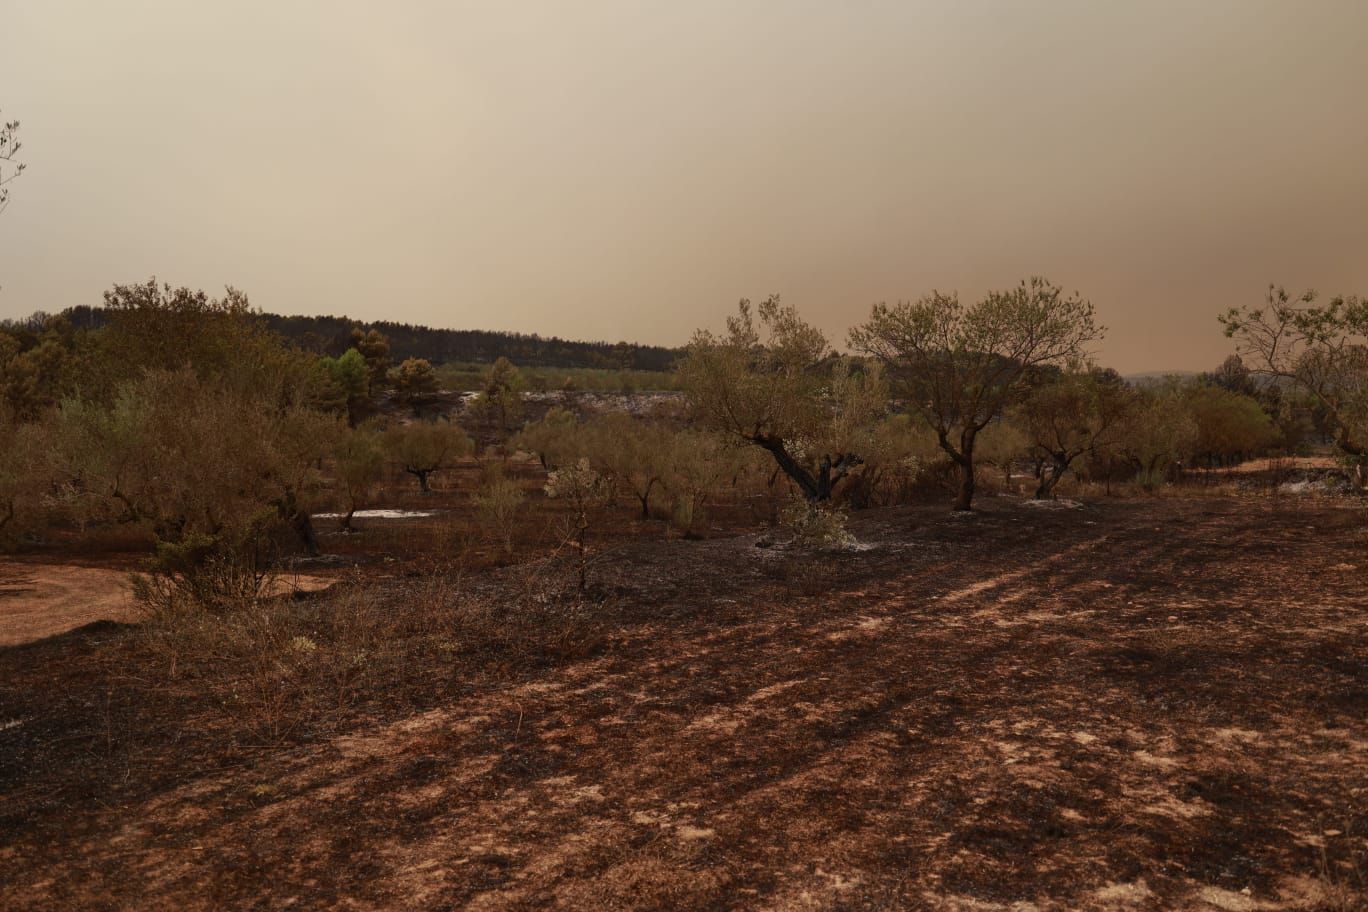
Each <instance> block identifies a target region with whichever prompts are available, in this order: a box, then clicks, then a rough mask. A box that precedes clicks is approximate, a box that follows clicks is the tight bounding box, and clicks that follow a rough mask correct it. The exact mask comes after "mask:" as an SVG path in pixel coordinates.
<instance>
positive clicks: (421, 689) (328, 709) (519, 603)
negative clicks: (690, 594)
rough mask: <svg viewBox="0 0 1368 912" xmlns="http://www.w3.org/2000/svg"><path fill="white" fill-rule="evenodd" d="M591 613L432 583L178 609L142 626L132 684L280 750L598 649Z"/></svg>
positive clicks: (352, 586)
mask: <svg viewBox="0 0 1368 912" xmlns="http://www.w3.org/2000/svg"><path fill="white" fill-rule="evenodd" d="M602 630H603V628H602V626H601V625H600V624H599V623H598V621H597V620H596V618H595V617H594V611H593V609H592V608H590V607H587V606H584V605H582V604H577V603H567V602H565V601H561V600H556V599H540V600H535V599H534V600H531V601H526V600H523V599H512V598H507V597H498V596H495V595H493V594H489V595H483V596H475V595H471V594H469V593H466V592H464V591H463V590H462V588H461V587H460V585H459V584H458V582H457V581H456V580H454V579H451V578H447V577H443V576H433V577H429V578H427V579H425V580H423V581H420V582H411V583H405V582H401V583H393V584H389V585H385V586H374V585H370V586H368V585H363V584H361V583H360V582H359V581H353V582H345V583H342V584H340V585H338V586H334V587H333V589H331V590H329V591H327V592H324V593H315V594H313V595H311V596H308V597H302V598H289V597H278V598H254V599H247V600H244V601H243V602H242V603H241V604H239V605H238V606H236V607H235V608H234V609H233V610H231V611H220V612H210V611H205V610H202V609H198V608H196V606H194V605H192V604H189V605H180V606H178V607H177V608H176V609H175V610H170V611H163V612H158V613H156V614H155V615H153V616H152V617H151V619H150V620H149V621H148V622H147V623H146V624H144V625H142V628H141V635H140V637H139V647H140V650H141V653H142V655H141V656H140V658H139V661H138V664H139V665H140V666H142V670H141V671H140V674H139V676H140V678H141V677H143V676H144V675H148V674H149V672H150V677H149V678H146V680H145V684H144V686H150V687H152V688H154V689H156V690H157V691H160V692H161V693H162V694H163V695H165V696H170V697H172V698H175V699H179V700H185V701H190V702H198V703H202V704H207V705H208V706H209V707H211V708H212V709H213V710H215V711H216V712H219V713H222V714H223V715H224V716H226V717H227V719H228V720H229V723H230V727H231V728H233V729H234V730H235V731H237V732H239V733H240V734H241V735H243V736H247V737H251V738H255V739H260V740H266V741H279V740H282V739H286V738H288V737H290V736H292V735H295V734H297V733H299V732H301V731H304V730H311V729H312V730H316V729H319V728H320V727H324V726H325V725H327V724H336V723H337V722H338V721H339V720H340V719H341V718H342V717H343V716H344V715H345V714H346V713H347V712H348V711H349V710H353V709H356V708H359V707H360V706H362V705H367V706H369V705H377V706H378V705H383V704H384V703H386V702H389V703H393V702H395V701H399V702H404V701H407V700H423V699H430V698H431V697H432V696H434V695H435V694H440V693H442V692H444V690H445V688H447V687H448V686H449V685H450V684H451V682H452V681H453V679H454V674H453V672H456V671H462V672H467V673H475V672H478V671H481V670H496V669H497V670H502V671H508V670H510V669H517V668H526V667H532V666H536V665H540V664H551V663H554V662H556V661H560V660H564V659H568V658H577V657H580V656H583V655H586V654H588V653H589V652H591V651H592V650H593V649H595V648H597V646H598V644H599V643H601V641H602V637H603V633H602Z"/></svg>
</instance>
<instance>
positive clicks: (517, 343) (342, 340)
mask: <svg viewBox="0 0 1368 912" xmlns="http://www.w3.org/2000/svg"><path fill="white" fill-rule="evenodd" d="M62 315H63V316H65V317H66V318H67V319H68V320H70V321H71V323H72V325H74V326H75V327H76V328H78V329H95V328H98V327H101V326H103V325H104V324H105V323H106V322H107V320H108V314H107V312H106V311H105V310H104V309H103V308H99V307H88V306H85V305H81V306H79V307H71V308H68V309H67V310H65V311H63V312H62ZM258 318H259V319H260V320H262V321H263V322H264V323H265V325H266V326H267V328H269V329H270V330H271V331H273V332H275V333H278V334H279V335H281V336H283V337H285V338H286V339H289V340H290V341H291V342H293V343H295V344H296V345H298V346H300V347H301V348H304V349H305V350H307V351H312V352H317V353H319V354H326V355H332V356H334V357H336V356H338V355H341V354H342V353H343V352H345V351H346V350H347V349H348V348H349V347H350V346H351V331H352V330H353V329H355V328H358V327H359V328H361V329H363V330H370V329H376V330H379V331H380V332H381V333H383V334H384V335H385V337H386V338H388V339H389V343H390V352H391V356H392V357H393V358H394V359H395V360H396V361H402V360H403V359H405V358H423V359H425V360H427V361H431V362H432V363H433V364H442V363H446V362H450V361H472V362H478V363H488V362H492V361H495V360H497V359H498V358H500V357H503V358H508V359H509V360H510V361H513V362H514V363H516V364H520V365H524V366H528V367H592V368H607V369H614V370H615V369H623V368H625V369H630V370H647V371H668V370H671V369H673V367H674V364H675V361H677V360H678V359H679V357H680V356H681V355H682V354H683V350H682V349H677V348H665V347H664V346H660V345H637V344H633V343H630V342H577V341H571V340H568V339H560V338H557V337H555V336H549V337H548V336H540V335H535V334H531V335H529V334H525V333H513V332H495V331H491V330H483V329H434V328H433V327H430V326H420V325H415V324H411V323H393V322H390V321H388V320H381V321H378V322H374V323H365V322H362V321H358V320H352V319H350V318H348V317H345V316H343V317H327V316H317V317H295V316H283V315H281V314H272V313H262V314H259V315H258ZM21 322H31V323H33V324H34V326H35V327H38V326H41V325H42V319H41V315H39V318H38V319H36V320H29V321H21Z"/></svg>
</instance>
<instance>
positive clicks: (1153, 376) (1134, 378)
mask: <svg viewBox="0 0 1368 912" xmlns="http://www.w3.org/2000/svg"><path fill="white" fill-rule="evenodd" d="M1199 373H1201V371H1144V372H1142V373H1139V374H1126V375H1125V376H1123V377H1122V379H1123V380H1125V381H1126V382H1127V383H1129V384H1130V385H1131V386H1145V385H1146V384H1149V383H1156V382H1158V381H1160V380H1163V379H1164V378H1165V377H1195V376H1197V375H1198V374H1199Z"/></svg>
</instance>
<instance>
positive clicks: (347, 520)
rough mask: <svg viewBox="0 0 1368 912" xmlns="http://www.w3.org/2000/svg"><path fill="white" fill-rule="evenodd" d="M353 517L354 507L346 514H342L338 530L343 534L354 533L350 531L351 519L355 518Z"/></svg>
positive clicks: (354, 513) (352, 530)
mask: <svg viewBox="0 0 1368 912" xmlns="http://www.w3.org/2000/svg"><path fill="white" fill-rule="evenodd" d="M355 515H356V507H352V508H351V509H349V510H347V512H346V513H345V514H343V516H342V522H341V525H340V526H339V528H340V529H341V530H342V531H343V532H347V533H351V532H354V531H355V530H354V529H352V517H353V516H355Z"/></svg>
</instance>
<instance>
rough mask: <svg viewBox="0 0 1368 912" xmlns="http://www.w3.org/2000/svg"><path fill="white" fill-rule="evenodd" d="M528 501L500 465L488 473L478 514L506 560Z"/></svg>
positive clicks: (477, 505) (476, 501) (478, 497)
mask: <svg viewBox="0 0 1368 912" xmlns="http://www.w3.org/2000/svg"><path fill="white" fill-rule="evenodd" d="M526 499H527V495H525V494H524V493H523V490H522V487H521V486H520V485H519V484H518V483H517V482H516V481H514V480H513V479H511V478H509V477H507V476H506V475H504V474H503V470H502V467H500V466H499V465H498V464H497V463H496V464H493V465H492V467H491V468H490V469H488V470H487V471H486V474H485V478H484V483H483V484H482V485H481V487H480V490H479V491H478V492H476V494H475V497H474V504H475V511H476V513H477V514H478V516H479V519H480V526H481V528H482V529H483V530H484V533H485V536H486V537H487V538H489V539H490V540H492V541H496V542H498V543H499V546H500V547H501V548H502V549H503V553H504V555H505V556H507V555H511V554H512V553H513V533H514V532H515V531H516V530H517V527H518V513H519V511H520V509H521V507H522V505H523V501H524V500H526Z"/></svg>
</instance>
